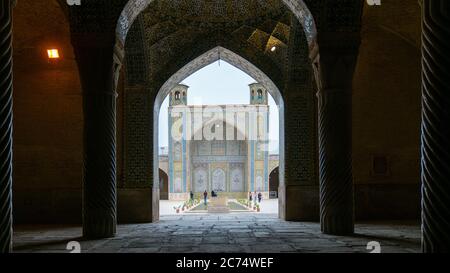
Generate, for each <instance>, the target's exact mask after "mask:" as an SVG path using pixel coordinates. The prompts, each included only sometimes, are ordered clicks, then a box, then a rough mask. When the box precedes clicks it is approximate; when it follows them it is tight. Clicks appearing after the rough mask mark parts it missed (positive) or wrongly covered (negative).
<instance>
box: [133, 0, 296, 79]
mask: <svg viewBox="0 0 450 273" xmlns="http://www.w3.org/2000/svg"><path fill="white" fill-rule="evenodd" d="M291 20H292V14H291V12H290V11H289V10H288V9H287V8H285V6H284V5H283V4H282V3H281V1H280V0H270V1H266V0H226V1H223V0H157V1H154V2H153V3H151V4H150V5H149V6H148V7H147V8H146V10H145V11H144V12H143V13H141V14H140V15H139V17H138V18H137V20H136V21H135V23H134V25H133V27H132V28H131V30H130V33H129V36H128V38H127V42H126V47H125V51H126V52H127V56H131V55H134V58H133V57H130V58H129V59H128V60H127V65H128V66H136V63H131V62H140V61H142V60H141V58H144V59H145V60H147V61H148V62H147V64H146V65H147V68H146V69H143V68H142V67H141V69H138V71H134V73H143V70H147V71H150V72H149V74H148V75H151V74H152V72H154V71H155V69H158V68H160V67H161V66H163V65H165V62H167V61H168V60H173V59H174V58H176V57H177V56H178V57H179V58H182V59H184V56H183V55H186V54H187V55H190V54H192V52H187V51H193V52H194V51H196V50H194V48H196V47H197V48H199V49H200V48H203V49H204V50H205V51H207V50H209V49H211V48H214V47H216V46H225V47H228V48H230V47H233V48H242V49H243V50H244V49H245V50H246V51H247V52H248V51H254V53H253V54H254V55H255V56H259V57H258V58H261V56H264V57H265V58H266V59H268V60H270V61H271V62H272V65H273V66H274V67H276V69H278V70H279V71H281V70H283V65H284V61H285V59H286V54H287V47H288V44H289V36H290V24H291ZM136 43H139V44H141V45H140V46H138V45H137V44H136ZM189 48H191V50H189ZM203 49H201V50H203ZM143 50H145V54H143V53H142V52H141V53H139V51H143ZM237 50H239V49H237ZM198 53H199V54H202V53H204V52H198ZM135 54H138V55H140V57H138V58H136V56H135ZM144 55H145V56H144ZM192 57H196V56H192ZM266 62H267V61H266ZM142 65H144V64H142ZM132 70H133V69H128V71H129V72H132V73H133V71H132ZM133 77H138V78H139V76H137V75H129V77H128V78H133Z"/></svg>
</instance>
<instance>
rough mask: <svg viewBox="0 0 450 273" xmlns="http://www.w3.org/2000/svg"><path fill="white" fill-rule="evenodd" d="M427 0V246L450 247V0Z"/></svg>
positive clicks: (424, 208)
mask: <svg viewBox="0 0 450 273" xmlns="http://www.w3.org/2000/svg"><path fill="white" fill-rule="evenodd" d="M422 5H423V6H422V12H423V14H422V16H423V17H422V20H423V22H422V23H423V24H422V27H423V30H422V32H423V33H422V34H423V43H422V45H423V88H422V90H423V95H422V105H423V106H422V107H423V111H422V113H423V117H422V120H423V121H422V183H423V187H422V236H423V239H422V249H423V251H424V252H450V1H448V0H424V1H423V4H422Z"/></svg>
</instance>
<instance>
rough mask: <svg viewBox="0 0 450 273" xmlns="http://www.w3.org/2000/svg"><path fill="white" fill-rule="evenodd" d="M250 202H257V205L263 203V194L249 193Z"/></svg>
mask: <svg viewBox="0 0 450 273" xmlns="http://www.w3.org/2000/svg"><path fill="white" fill-rule="evenodd" d="M248 200H250V202H255V203H256V202H258V203H261V200H262V193H258V194H256V191H255V192H253V193H251V192H249V193H248Z"/></svg>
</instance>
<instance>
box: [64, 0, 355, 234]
mask: <svg viewBox="0 0 450 273" xmlns="http://www.w3.org/2000/svg"><path fill="white" fill-rule="evenodd" d="M106 2H107V3H106ZM152 2H153V1H132V2H128V1H115V2H113V3H111V2H109V1H96V2H94V1H91V2H87V3H86V4H85V5H83V6H81V7H80V8H76V9H75V8H69V18H71V20H70V21H71V30H72V41H73V44H74V49H75V52H76V56H77V61H78V63H79V68H80V74H81V81H82V85H83V90H84V91H85V94H88V93H89V96H85V98H86V100H85V104H84V113H85V120H87V121H89V123H86V124H85V129H86V130H85V139H86V141H85V143H86V145H85V146H86V149H85V154H86V156H85V166H86V171H85V174H86V175H85V178H84V181H85V183H84V184H85V192H86V194H85V196H87V197H88V198H85V202H84V204H85V208H86V213H85V216H86V217H84V219H85V223H86V224H85V229H84V230H85V231H86V234H85V235H86V236H87V237H98V236H100V237H103V236H110V235H111V234H114V233H115V229H114V226H115V224H114V222H115V220H114V219H115V218H116V215H115V204H114V202H112V200H114V199H115V194H116V192H115V190H111V189H110V188H111V187H115V184H116V183H115V175H111V174H113V173H114V172H115V169H116V166H115V164H109V165H105V164H104V163H105V162H114V160H113V159H115V154H114V153H111V151H110V148H111V147H112V148H113V149H114V150H115V147H114V146H115V138H114V137H112V136H113V135H114V134H113V132H114V131H115V125H116V124H115V120H114V119H113V118H114V117H115V109H114V108H112V107H110V104H112V105H114V103H115V98H114V96H115V89H116V88H115V87H116V86H117V84H114V82H113V84H111V82H112V79H115V81H116V83H117V80H118V78H119V77H118V76H119V73H118V72H119V71H120V65H121V62H122V61H123V53H124V52H123V46H124V42H125V43H126V41H125V37H126V36H127V35H124V34H127V31H128V29H129V28H130V27H131V26H132V24H131V22H132V21H133V20H134V19H135V18H136V17H137V16H138V15H139V12H140V11H142V10H143V9H144V7H145V5H147V4H148V5H150V4H151V3H152ZM127 3H131V4H130V5H128V6H127V7H129V8H125V10H124V7H125V5H126V4H127ZM283 3H284V4H287V5H286V6H287V7H288V8H289V10H290V11H291V12H292V13H293V15H294V18H296V20H297V21H298V22H299V28H298V29H297V32H298V33H303V34H302V36H303V37H305V38H306V42H305V44H306V47H304V46H303V45H302V44H297V43H296V45H299V46H300V48H308V50H309V52H308V54H307V55H308V57H309V59H310V60H312V62H313V63H314V65H313V66H312V67H313V68H314V72H315V73H314V75H315V77H316V82H317V85H318V92H319V94H320V96H319V99H320V100H319V101H320V103H319V106H318V108H319V120H320V122H319V124H320V126H319V139H320V141H319V144H320V145H319V147H320V154H321V159H320V161H319V163H320V181H321V186H320V190H321V192H320V196H321V222H322V224H323V225H322V230H323V231H324V232H325V233H330V234H346V233H352V232H353V219H354V217H353V201H352V199H353V192H352V190H351V189H352V171H351V170H352V168H351V145H349V143H351V126H349V124H351V122H350V120H351V115H350V114H351V103H350V102H351V96H350V94H351V89H352V88H351V81H352V75H353V71H354V67H355V61H356V56H357V53H358V48H359V41H360V37H359V29H360V19H361V14H362V6H363V1H356V0H355V1H354V2H345V3H341V2H339V3H336V2H335V1H328V0H321V1H307V2H306V4H307V5H308V8H309V9H310V10H311V12H310V13H308V14H306V15H305V13H304V12H305V9H304V7H305V5H304V4H303V2H302V1H294V0H292V1H287V0H286V1H283ZM331 6H333V7H331ZM301 11H303V13H302V12H301ZM121 14H125V16H124V17H122V18H133V19H132V20H127V19H121V20H119V18H120V17H121ZM309 14H312V15H313V16H309ZM86 15H88V16H86ZM89 15H92V16H89ZM305 17H306V18H310V19H312V18H319V20H318V21H316V22H315V24H309V25H308V24H305ZM86 18H87V19H86ZM118 21H120V22H119V23H118ZM310 22H314V20H312V21H311V20H310ZM112 24H113V25H112ZM118 25H119V29H122V30H124V31H122V32H121V31H117V29H118V27H117V26H118ZM308 26H309V27H310V29H314V30H315V31H310V32H308V31H306V30H307V29H308ZM305 29H306V30H305ZM219 30H220V27H219ZM121 33H122V34H121ZM310 33H313V34H314V35H311V34H310ZM315 34H317V35H315ZM300 36H301V35H300ZM120 37H123V39H121V38H120ZM312 37H316V39H314V38H312ZM169 40H170V39H169ZM291 40H292V39H291ZM297 41H299V40H297ZM116 42H118V43H116ZM316 45H318V46H316ZM319 48H320V55H319ZM289 49H290V50H291V53H290V54H296V50H295V49H294V48H292V47H290V48H289ZM297 52H298V51H297ZM111 55H113V56H114V58H113V59H111V58H110V56H111ZM290 56H291V57H290V58H289V61H290V62H291V64H292V61H293V60H294V59H293V58H292V55H290ZM287 67H288V68H292V66H290V65H287ZM110 68H111V69H110ZM309 69H311V67H309ZM282 70H284V68H283V69H282ZM290 71H294V73H295V71H297V69H293V70H290ZM300 71H301V70H300ZM100 72H101V73H100ZM92 75H98V76H99V77H100V78H99V77H97V78H94V77H92ZM294 75H295V74H294ZM337 75H339V76H337ZM160 76H161V75H159V76H158V77H160ZM285 76H288V75H285ZM294 78H295V79H298V78H299V77H298V75H297V76H295V77H294ZM300 78H301V77H300ZM291 83H293V84H292V85H291V87H290V88H288V89H291V88H292V89H295V86H296V85H297V83H295V81H292V82H291ZM151 84H153V83H151ZM285 84H286V82H283V83H282V85H285ZM151 88H153V89H155V88H158V87H156V86H152V87H151ZM282 89H284V87H283V88H282ZM154 93H155V92H154ZM288 94H290V95H294V96H298V95H299V93H296V92H289V93H288ZM304 99H305V98H304V97H303V96H302V95H300V96H299V97H298V98H297V99H292V98H287V99H286V101H295V102H298V103H300V105H301V104H302V103H304V102H305V100H304ZM147 102H148V100H147ZM289 109H291V110H294V109H295V107H291V108H288V107H286V113H288V115H290V114H289ZM338 109H339V110H341V111H339V110H338ZM102 115H103V116H104V118H97V117H100V116H102ZM152 117H153V114H152ZM104 120H109V121H108V122H107V123H108V124H101V121H104ZM296 126H298V124H296V123H293V124H292V125H288V126H285V128H296ZM335 127H339V128H341V130H340V131H336V130H334V128H335ZM295 131H299V130H298V128H296V130H295ZM152 133H154V132H152ZM99 135H109V136H111V137H108V138H106V139H105V138H103V139H99V138H98V136H99ZM288 135H289V134H287V133H286V136H288ZM90 139H92V141H93V142H98V143H103V145H87V144H88V143H90V142H91V141H89V140H90ZM295 140H297V141H298V138H297V139H293V140H292V142H291V141H287V140H286V143H287V144H288V143H289V144H292V145H291V147H295V146H296V145H295ZM342 141H343V142H344V145H341V144H343V143H341V142H342ZM297 146H298V145H297ZM291 147H286V151H290V152H292V154H293V155H292V158H293V159H295V158H298V157H299V153H296V152H295V149H292V148H291ZM311 147H313V146H311ZM153 148H154V147H151V149H153ZM284 148H285V147H284V146H283V149H284ZM99 154H100V155H101V154H103V155H104V156H105V157H106V156H107V155H108V156H111V158H108V159H107V160H102V161H98V160H97V157H98V156H97V155H99ZM337 157H339V158H344V159H345V160H341V161H339V164H337V165H333V162H335V161H336V158H337ZM300 159H301V157H300ZM286 162H292V163H295V162H297V163H298V162H301V160H300V161H298V160H296V161H286ZM296 165H297V166H296V167H297V171H300V170H301V168H299V167H300V166H301V165H298V164H296ZM99 170H102V171H99ZM342 170H346V171H345V172H342ZM286 174H287V175H291V176H292V177H293V178H294V179H295V177H298V176H297V175H295V172H293V173H289V172H288V173H286ZM150 175H151V174H150ZM283 175H284V174H283ZM288 180H289V179H288ZM96 181H97V182H96ZM98 181H100V182H98ZM292 181H293V180H292ZM100 184H102V185H103V186H101V185H100ZM90 187H92V188H91V189H90ZM290 190H291V193H292V194H289V191H290ZM300 191H301V187H299V185H295V186H292V187H290V189H289V188H287V191H286V193H285V195H286V196H287V199H289V198H293V199H295V197H296V195H298V194H300ZM91 193H95V194H92V195H91ZM95 195H98V196H96V197H95V198H94V196H95ZM89 196H92V198H91V197H89ZM98 199H100V200H102V202H101V203H102V206H101V207H102V208H101V210H99V211H97V212H96V214H98V215H95V216H94V215H92V214H91V213H92V212H93V211H96V210H97V208H94V207H95V203H94V201H97V200H98ZM97 203H98V202H97ZM90 205H92V208H89V206H90ZM102 211H104V213H103V212H102ZM283 211H285V209H284V208H281V212H283ZM286 211H287V210H286ZM100 215H103V216H105V217H103V218H104V219H102V217H100ZM285 218H286V219H296V218H297V217H292V218H291V216H289V213H286V217H285ZM100 219H102V220H101V221H100ZM91 220H92V224H90V222H91ZM104 225H108V228H107V227H105V226H104Z"/></svg>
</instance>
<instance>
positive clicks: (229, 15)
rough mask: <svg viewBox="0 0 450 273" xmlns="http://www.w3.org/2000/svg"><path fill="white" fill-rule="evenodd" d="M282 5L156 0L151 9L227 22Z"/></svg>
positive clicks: (263, 0)
mask: <svg viewBox="0 0 450 273" xmlns="http://www.w3.org/2000/svg"><path fill="white" fill-rule="evenodd" d="M282 7H283V5H282V3H281V2H280V1H279V0H158V1H155V3H154V4H153V5H152V8H151V9H153V10H154V11H155V9H156V10H158V11H160V12H163V13H165V14H166V15H167V16H171V17H174V18H179V19H183V20H189V21H202V22H226V23H229V22H231V21H243V20H247V19H254V18H258V17H261V16H265V15H267V14H270V13H274V12H275V13H276V12H278V11H279V10H280V9H281V8H282Z"/></svg>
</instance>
